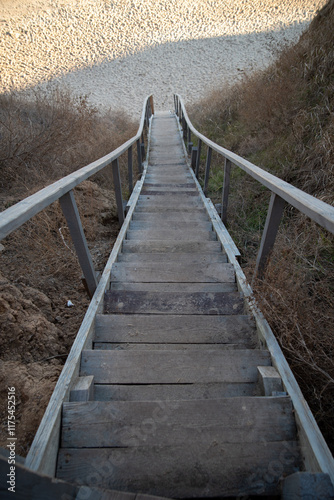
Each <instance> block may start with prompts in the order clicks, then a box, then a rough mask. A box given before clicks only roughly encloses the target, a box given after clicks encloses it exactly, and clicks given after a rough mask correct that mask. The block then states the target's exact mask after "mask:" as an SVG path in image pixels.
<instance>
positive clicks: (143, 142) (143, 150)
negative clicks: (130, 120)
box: [140, 132, 145, 162]
mask: <svg viewBox="0 0 334 500" xmlns="http://www.w3.org/2000/svg"><path fill="white" fill-rule="evenodd" d="M140 148H141V158H142V162H143V161H144V158H145V141H144V132H143V133H142V135H141V144H140Z"/></svg>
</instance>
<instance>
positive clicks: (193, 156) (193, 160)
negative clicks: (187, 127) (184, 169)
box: [191, 147, 198, 172]
mask: <svg viewBox="0 0 334 500" xmlns="http://www.w3.org/2000/svg"><path fill="white" fill-rule="evenodd" d="M197 151H198V149H197V148H193V147H192V148H191V168H192V169H193V171H194V172H195V168H196V161H197Z"/></svg>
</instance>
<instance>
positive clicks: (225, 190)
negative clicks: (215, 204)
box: [221, 158, 231, 224]
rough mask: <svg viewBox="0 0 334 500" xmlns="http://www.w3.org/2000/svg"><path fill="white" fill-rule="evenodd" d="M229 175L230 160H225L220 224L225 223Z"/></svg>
mask: <svg viewBox="0 0 334 500" xmlns="http://www.w3.org/2000/svg"><path fill="white" fill-rule="evenodd" d="M230 174H231V160H228V159H227V158H225V165H224V185H223V193H222V214H221V217H222V222H223V223H224V224H226V223H227V205H228V195H229V191H230Z"/></svg>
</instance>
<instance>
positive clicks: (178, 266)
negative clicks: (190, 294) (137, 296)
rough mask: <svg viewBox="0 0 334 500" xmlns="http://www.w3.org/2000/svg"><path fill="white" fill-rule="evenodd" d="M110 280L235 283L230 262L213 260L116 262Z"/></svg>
mask: <svg viewBox="0 0 334 500" xmlns="http://www.w3.org/2000/svg"><path fill="white" fill-rule="evenodd" d="M110 277H111V280H112V281H127V282H140V283H145V282H146V283H152V282H157V283H162V282H174V283H175V282H176V283H196V282H199V283H217V282H218V283H219V282H223V283H235V274H234V268H233V265H232V264H224V263H221V262H214V263H213V264H204V265H202V266H196V262H195V263H194V264H192V263H191V262H190V263H187V264H184V263H183V262H181V263H176V262H164V264H163V265H161V263H160V262H152V263H151V264H149V263H145V262H143V263H139V262H138V263H133V262H125V263H123V262H116V263H115V264H114V265H113V267H112V269H111V275H110Z"/></svg>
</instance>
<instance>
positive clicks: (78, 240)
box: [59, 190, 97, 297]
mask: <svg viewBox="0 0 334 500" xmlns="http://www.w3.org/2000/svg"><path fill="white" fill-rule="evenodd" d="M59 203H60V206H61V208H62V211H63V214H64V216H65V219H66V222H67V225H68V228H69V230H70V234H71V238H72V241H73V244H74V248H75V250H76V253H77V257H78V260H79V264H80V266H81V269H82V272H83V275H84V277H85V281H86V286H87V290H88V293H89V295H90V296H91V297H93V295H94V292H95V290H96V287H97V280H96V274H95V270H94V266H93V261H92V257H91V254H90V251H89V248H88V245H87V240H86V237H85V233H84V231H83V227H82V224H81V219H80V215H79V211H78V207H77V204H76V202H75V198H74V193H73V191H72V190H71V191H69V192H68V193H65V194H64V195H63V196H61V198H59Z"/></svg>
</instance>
